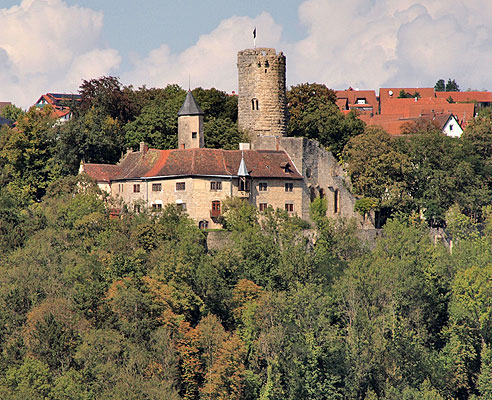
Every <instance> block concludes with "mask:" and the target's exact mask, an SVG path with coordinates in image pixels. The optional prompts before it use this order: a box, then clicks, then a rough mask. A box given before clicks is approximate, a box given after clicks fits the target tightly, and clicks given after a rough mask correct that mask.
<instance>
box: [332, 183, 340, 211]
mask: <svg viewBox="0 0 492 400" xmlns="http://www.w3.org/2000/svg"><path fill="white" fill-rule="evenodd" d="M339 200H340V191H339V190H338V189H335V191H334V192H333V213H335V214H336V213H337V212H338V211H340V210H339V206H338V202H339Z"/></svg>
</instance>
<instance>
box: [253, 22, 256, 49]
mask: <svg viewBox="0 0 492 400" xmlns="http://www.w3.org/2000/svg"><path fill="white" fill-rule="evenodd" d="M253 45H254V46H255V48H256V26H255V29H253Z"/></svg>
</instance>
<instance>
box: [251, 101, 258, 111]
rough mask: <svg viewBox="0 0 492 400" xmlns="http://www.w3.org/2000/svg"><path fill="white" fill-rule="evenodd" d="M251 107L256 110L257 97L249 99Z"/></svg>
mask: <svg viewBox="0 0 492 400" xmlns="http://www.w3.org/2000/svg"><path fill="white" fill-rule="evenodd" d="M251 109H252V110H258V99H251Z"/></svg>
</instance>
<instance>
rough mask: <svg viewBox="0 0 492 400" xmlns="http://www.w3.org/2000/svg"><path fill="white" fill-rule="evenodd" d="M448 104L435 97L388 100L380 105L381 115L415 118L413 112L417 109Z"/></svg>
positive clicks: (444, 100)
mask: <svg viewBox="0 0 492 400" xmlns="http://www.w3.org/2000/svg"><path fill="white" fill-rule="evenodd" d="M445 104H449V103H448V102H447V101H446V99H438V98H436V97H425V98H420V99H417V101H416V100H415V99H414V98H401V99H400V98H388V99H386V101H385V102H384V103H381V114H398V115H400V116H402V117H412V116H415V115H414V114H415V112H416V111H415V110H416V109H419V108H424V109H426V108H428V107H431V109H432V107H434V106H436V105H445Z"/></svg>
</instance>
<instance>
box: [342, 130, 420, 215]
mask: <svg viewBox="0 0 492 400" xmlns="http://www.w3.org/2000/svg"><path fill="white" fill-rule="evenodd" d="M343 159H344V161H346V163H347V164H346V168H347V171H348V173H349V174H350V178H351V180H352V184H353V185H354V191H355V193H357V194H360V195H363V196H364V197H366V198H374V199H377V201H378V204H377V207H378V208H382V207H390V208H394V209H401V210H405V209H408V205H409V202H410V201H411V199H409V198H408V196H407V195H406V193H407V188H406V186H407V185H406V182H405V177H406V174H407V172H408V170H409V168H410V163H409V160H408V159H407V157H406V155H405V154H403V153H402V152H401V151H399V150H398V148H397V147H396V146H395V143H394V141H393V139H392V138H391V137H390V135H389V134H388V133H386V132H385V131H384V130H382V129H381V128H374V127H369V128H368V129H367V131H366V133H364V134H362V135H358V136H356V137H354V138H352V139H350V141H349V142H348V143H347V145H346V146H345V149H344V152H343Z"/></svg>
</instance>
